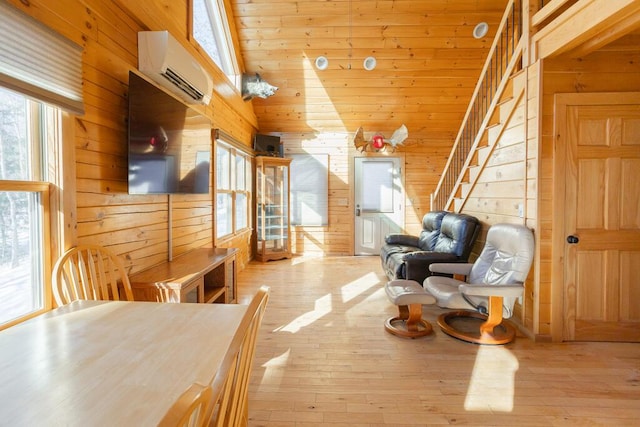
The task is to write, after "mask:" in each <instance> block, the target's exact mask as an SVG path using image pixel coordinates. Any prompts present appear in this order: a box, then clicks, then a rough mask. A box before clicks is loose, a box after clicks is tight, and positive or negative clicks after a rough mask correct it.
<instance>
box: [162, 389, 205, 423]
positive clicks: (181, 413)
mask: <svg viewBox="0 0 640 427" xmlns="http://www.w3.org/2000/svg"><path fill="white" fill-rule="evenodd" d="M211 395H212V390H211V386H204V385H202V384H198V383H193V384H191V386H190V387H189V388H188V389H186V390H185V391H184V393H182V395H180V397H179V398H178V400H176V401H175V403H174V404H173V405H172V406H171V408H169V410H168V411H167V413H166V414H165V416H164V417H163V418H162V420H161V421H160V423H159V424H158V427H203V426H205V425H206V424H207V421H208V420H207V418H206V416H207V409H208V407H209V405H210V403H211Z"/></svg>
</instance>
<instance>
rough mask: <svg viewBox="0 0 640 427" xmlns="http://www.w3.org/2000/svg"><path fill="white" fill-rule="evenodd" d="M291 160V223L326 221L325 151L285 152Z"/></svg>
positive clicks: (327, 173)
mask: <svg viewBox="0 0 640 427" xmlns="http://www.w3.org/2000/svg"><path fill="white" fill-rule="evenodd" d="M287 157H290V158H291V159H292V160H291V166H290V170H291V224H292V225H303V226H322V225H327V224H328V223H329V155H328V154H288V155H287Z"/></svg>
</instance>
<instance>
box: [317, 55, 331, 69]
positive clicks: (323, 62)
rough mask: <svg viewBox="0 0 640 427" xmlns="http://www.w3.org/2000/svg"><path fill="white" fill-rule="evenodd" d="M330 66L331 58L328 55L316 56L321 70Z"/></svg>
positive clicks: (318, 67)
mask: <svg viewBox="0 0 640 427" xmlns="http://www.w3.org/2000/svg"><path fill="white" fill-rule="evenodd" d="M328 66H329V60H328V59H327V57H326V56H318V57H317V58H316V68H317V69H318V70H320V71H323V70H326V69H327V67H328Z"/></svg>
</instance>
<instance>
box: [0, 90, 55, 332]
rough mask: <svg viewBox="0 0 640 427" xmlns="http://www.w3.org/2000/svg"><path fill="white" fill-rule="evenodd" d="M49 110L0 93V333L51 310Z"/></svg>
mask: <svg viewBox="0 0 640 427" xmlns="http://www.w3.org/2000/svg"><path fill="white" fill-rule="evenodd" d="M46 108H50V107H45V106H44V105H42V104H40V103H37V102H34V101H30V100H28V99H27V98H26V97H25V96H23V95H20V94H17V93H13V92H11V91H9V90H6V89H3V88H0V327H2V325H7V324H11V323H15V321H17V320H20V319H22V318H25V317H28V316H29V315H33V314H35V313H39V312H42V311H45V310H46V309H48V308H49V306H50V298H49V286H48V285H47V284H46V283H48V280H46V279H45V275H47V274H48V273H49V272H48V271H45V270H46V269H45V266H46V265H47V262H46V257H47V255H48V253H49V249H48V248H47V243H48V241H49V233H48V225H49V224H48V220H49V208H48V206H49V184H48V182H46V181H47V179H46V178H47V177H46V168H45V165H46V164H47V161H46V152H47V150H45V149H44V147H45V138H46V135H47V134H48V132H47V129H48V127H49V125H50V123H47V120H46V117H55V115H54V116H52V115H50V114H45V113H46Z"/></svg>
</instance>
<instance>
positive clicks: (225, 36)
mask: <svg viewBox="0 0 640 427" xmlns="http://www.w3.org/2000/svg"><path fill="white" fill-rule="evenodd" d="M190 10H191V34H192V38H193V40H195V41H196V43H198V45H200V47H201V48H202V49H203V50H204V51H205V52H206V53H207V55H209V57H210V58H211V60H212V61H213V62H214V63H215V64H216V65H217V66H218V68H220V70H222V72H223V73H224V74H225V75H226V76H227V78H228V79H229V81H230V82H231V83H232V84H233V85H235V86H236V87H238V88H239V87H240V81H241V75H240V68H239V67H238V60H237V57H236V52H235V49H234V46H233V39H232V38H231V32H230V30H229V22H228V21H227V13H226V10H225V7H224V0H191V8H190Z"/></svg>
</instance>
